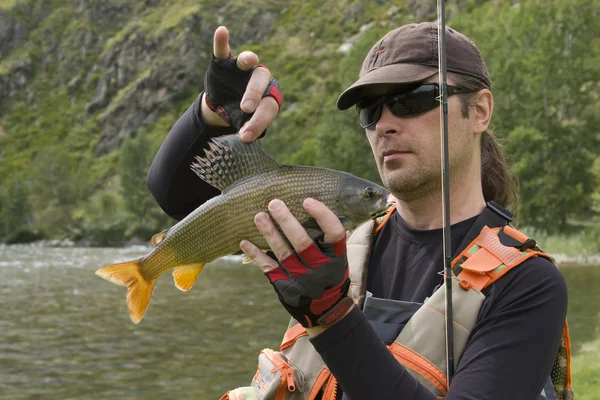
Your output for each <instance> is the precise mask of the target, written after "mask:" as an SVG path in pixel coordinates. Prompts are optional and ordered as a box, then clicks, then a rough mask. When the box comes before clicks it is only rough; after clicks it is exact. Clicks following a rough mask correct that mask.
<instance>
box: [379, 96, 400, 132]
mask: <svg viewBox="0 0 600 400" xmlns="http://www.w3.org/2000/svg"><path fill="white" fill-rule="evenodd" d="M398 121H399V118H398V117H396V116H395V115H394V114H392V112H391V111H390V109H389V108H388V106H387V105H386V104H384V105H383V109H382V110H381V118H379V121H377V124H376V125H375V131H376V132H377V134H378V135H380V136H383V135H391V134H394V133H398V129H399V124H398Z"/></svg>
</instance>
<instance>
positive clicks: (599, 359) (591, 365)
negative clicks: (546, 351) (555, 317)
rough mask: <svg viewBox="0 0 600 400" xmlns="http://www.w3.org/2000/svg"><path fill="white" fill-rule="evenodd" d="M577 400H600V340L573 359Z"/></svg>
mask: <svg viewBox="0 0 600 400" xmlns="http://www.w3.org/2000/svg"><path fill="white" fill-rule="evenodd" d="M571 363H572V364H571V374H572V377H573V389H574V391H575V398H576V399H577V400H600V339H597V340H596V341H595V342H592V343H588V344H586V345H584V347H583V348H582V349H581V351H579V353H578V354H577V355H576V356H574V357H573V358H572V359H571Z"/></svg>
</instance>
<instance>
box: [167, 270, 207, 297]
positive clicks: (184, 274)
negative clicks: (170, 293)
mask: <svg viewBox="0 0 600 400" xmlns="http://www.w3.org/2000/svg"><path fill="white" fill-rule="evenodd" d="M204 265H205V263H199V264H188V265H180V266H179V267H176V268H175V269H174V270H173V280H174V281H175V286H177V289H179V290H182V291H184V292H187V291H188V290H190V289H191V288H192V286H194V284H195V283H196V280H197V279H198V275H200V272H202V268H204Z"/></svg>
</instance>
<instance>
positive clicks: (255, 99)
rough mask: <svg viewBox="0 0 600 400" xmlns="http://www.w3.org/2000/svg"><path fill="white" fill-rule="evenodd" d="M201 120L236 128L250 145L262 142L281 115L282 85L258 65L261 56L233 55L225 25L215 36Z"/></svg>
mask: <svg viewBox="0 0 600 400" xmlns="http://www.w3.org/2000/svg"><path fill="white" fill-rule="evenodd" d="M204 87H205V93H204V97H203V99H202V102H201V111H200V113H201V117H202V120H203V121H205V122H206V123H207V124H209V125H213V126H233V127H235V128H237V129H239V130H240V136H241V137H242V140H243V141H244V142H246V143H250V142H252V141H254V140H256V139H258V138H259V137H260V136H261V135H262V134H263V132H264V131H265V130H266V129H267V127H268V126H269V124H270V123H271V122H272V121H273V120H274V119H275V117H276V116H277V114H278V113H279V109H280V107H281V103H282V97H281V90H280V88H279V83H278V82H277V81H276V80H275V79H274V78H272V77H271V72H270V71H269V70H268V69H267V68H266V67H265V66H263V65H259V64H258V56H257V55H256V54H255V53H253V52H251V51H244V52H242V53H240V55H239V56H238V57H235V58H234V56H233V54H232V53H231V48H230V47H229V32H228V31H227V28H225V27H224V26H221V27H219V28H217V30H216V31H215V35H214V43H213V57H212V58H211V61H210V63H209V66H208V69H207V71H206V76H205V78H204Z"/></svg>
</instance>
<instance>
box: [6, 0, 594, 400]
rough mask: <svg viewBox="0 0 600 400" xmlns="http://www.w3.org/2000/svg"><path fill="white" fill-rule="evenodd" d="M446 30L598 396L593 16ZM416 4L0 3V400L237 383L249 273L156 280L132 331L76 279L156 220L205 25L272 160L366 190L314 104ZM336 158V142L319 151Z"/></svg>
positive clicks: (136, 240) (160, 224) (483, 12)
mask: <svg viewBox="0 0 600 400" xmlns="http://www.w3.org/2000/svg"><path fill="white" fill-rule="evenodd" d="M448 3H449V4H447V13H448V25H449V26H450V27H452V28H455V29H457V30H459V31H461V32H463V33H465V34H466V35H467V36H469V37H470V38H471V39H473V40H474V41H475V43H476V44H477V45H478V47H479V49H480V50H481V52H482V53H483V56H484V59H485V60H486V63H487V65H488V68H489V70H490V73H491V76H492V90H493V93H494V97H495V110H494V118H493V119H492V128H493V129H494V131H495V132H496V134H497V135H498V136H499V137H500V138H501V139H502V141H503V143H504V145H505V146H506V148H507V153H508V154H509V156H510V158H511V159H512V168H513V172H514V173H515V175H516V176H517V177H518V178H519V183H520V195H521V196H520V204H519V207H518V209H517V210H515V211H517V213H518V225H519V227H520V228H521V229H523V230H524V231H525V232H526V233H528V234H529V235H531V236H533V237H534V238H536V239H537V241H538V242H539V243H540V245H541V246H542V247H543V248H544V249H545V250H546V251H548V252H550V253H552V254H553V255H555V256H556V259H557V261H558V264H559V267H560V268H561V270H562V272H563V274H564V275H565V278H566V279H567V283H568V285H569V302H570V304H569V321H570V324H571V335H572V338H573V369H574V371H573V375H574V387H575V391H576V395H577V398H578V399H600V355H599V354H600V296H599V295H598V294H596V293H597V292H598V291H597V288H598V287H599V286H600V127H599V126H600V124H599V123H600V79H599V78H600V24H599V23H598V21H599V20H600V19H599V18H600V4H599V3H598V2H597V1H595V0H545V1H534V0H531V1H521V2H516V1H508V0H503V1H499V0H489V1H481V0H457V1H452V2H448ZM435 11H436V4H435V2H434V1H432V2H422V1H415V0H405V1H394V2H390V1H383V0H378V1H375V0H372V1H358V0H319V1H315V0H303V1H299V0H292V1H283V0H256V1H252V2H248V1H241V0H221V1H211V0H0V243H3V244H0V268H1V269H0V271H2V277H3V279H2V280H0V305H2V308H3V309H2V311H1V312H0V398H1V399H4V398H6V399H34V398H45V399H80V398H98V399H104V398H122V399H141V398H144V399H170V398H177V399H216V398H219V397H220V395H222V394H223V393H224V392H226V391H227V390H228V389H230V388H234V387H236V386H240V385H246V384H248V382H249V381H250V379H251V378H252V376H253V374H254V371H255V367H256V358H257V355H258V353H259V352H260V350H261V349H262V348H264V347H277V346H278V343H279V340H280V338H281V336H282V333H283V331H284V329H285V326H286V322H287V316H286V315H285V311H284V310H283V308H282V307H281V306H280V305H279V303H278V302H277V299H276V296H275V295H274V294H273V293H272V292H271V291H272V289H271V288H270V285H269V284H268V283H267V282H266V280H265V279H264V278H263V277H262V274H261V273H260V271H259V270H258V268H256V267H254V266H253V265H242V264H241V261H240V259H239V258H235V257H234V258H230V259H224V260H220V261H218V262H215V263H212V264H210V265H208V266H207V267H206V269H205V271H204V272H203V273H202V278H201V279H200V280H199V282H198V285H197V286H196V287H195V288H194V289H193V290H192V291H191V292H189V293H185V294H184V293H180V292H178V291H177V290H176V289H174V288H173V287H172V284H171V282H170V280H169V279H167V278H163V279H162V280H161V281H160V282H159V285H158V286H157V288H156V290H155V293H154V300H153V301H152V304H151V306H150V308H149V311H148V314H147V316H146V318H145V319H144V321H143V322H142V323H141V324H140V325H138V326H134V325H133V324H131V322H130V321H129V319H128V317H127V312H126V306H125V301H124V300H125V290H124V289H123V288H119V287H116V286H114V285H111V284H109V283H107V282H105V281H102V280H100V279H98V278H96V277H95V276H94V274H93V272H94V271H95V270H96V269H97V268H99V267H101V266H103V265H107V264H110V263H113V262H117V261H125V260H127V259H130V258H135V257H139V256H141V255H143V254H145V253H146V252H147V250H148V247H147V245H146V243H147V242H148V239H149V238H150V237H151V235H152V234H154V233H156V232H159V231H162V230H164V229H165V228H168V227H169V226H171V225H172V224H173V223H174V221H173V220H171V219H170V218H169V217H167V216H165V214H164V213H163V212H162V211H161V210H160V208H159V207H158V206H157V205H156V204H155V202H154V200H153V198H152V197H151V196H150V194H149V192H148V190H147V189H146V186H145V177H146V173H147V170H148V167H149V165H150V162H151V161H152V158H153V156H154V154H155V153H156V150H157V149H158V147H159V146H160V144H161V142H162V140H163V139H164V137H165V136H166V134H167V133H168V132H169V130H170V128H171V126H172V125H173V124H174V123H175V121H176V120H177V118H178V117H179V116H180V115H181V114H182V113H183V112H184V111H185V110H186V109H187V108H188V107H189V105H190V104H191V103H192V102H193V101H194V99H195V98H196V96H197V95H198V94H199V93H200V91H201V90H202V85H203V77H204V72H205V68H206V66H207V65H208V60H209V57H210V55H211V51H212V36H213V32H214V30H215V29H216V28H217V27H218V26H219V25H226V26H227V27H228V28H229V31H230V35H231V39H230V43H231V47H232V51H233V53H234V54H239V53H240V52H241V51H243V50H252V51H255V52H256V53H257V54H258V55H259V56H260V58H261V63H263V64H265V65H267V66H268V67H269V68H270V70H271V71H272V73H273V75H274V76H275V77H276V78H277V79H278V80H279V82H280V84H281V87H282V92H283V96H284V104H283V108H282V110H281V112H280V115H279V116H278V118H277V120H276V121H275V122H274V123H273V124H272V126H271V127H270V128H269V133H268V135H267V136H266V137H265V139H263V140H262V143H263V145H264V147H266V148H267V150H268V151H269V153H270V154H272V155H273V156H274V157H275V158H276V159H277V160H279V161H280V162H283V163H293V164H308V165H319V166H326V167H331V168H336V169H340V170H345V171H348V172H351V173H353V174H356V175H359V176H362V177H365V178H368V179H371V180H374V181H379V176H378V174H377V170H376V167H375V165H374V162H373V160H372V156H371V152H370V150H369V147H368V144H367V140H366V137H365V135H364V131H363V130H362V129H361V128H360V127H359V125H358V121H357V118H356V113H355V112H354V111H353V110H348V111H345V112H340V111H337V109H336V108H335V100H336V99H337V97H338V95H339V94H340V93H341V92H342V91H343V90H344V89H345V88H346V87H347V86H348V85H350V84H351V83H353V82H354V81H355V80H356V78H357V76H358V71H359V70H360V66H361V64H362V60H363V58H364V56H365V55H366V53H367V52H368V50H369V49H370V48H371V46H372V45H373V44H374V43H375V41H377V40H378V39H379V38H380V37H381V36H382V35H383V34H384V33H386V32H388V31H389V30H391V29H394V28H396V27H398V26H400V25H403V24H405V23H410V22H420V21H425V20H430V21H433V20H435V19H436V14H435ZM334 144H335V145H334Z"/></svg>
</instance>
